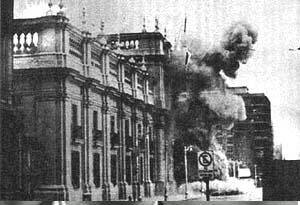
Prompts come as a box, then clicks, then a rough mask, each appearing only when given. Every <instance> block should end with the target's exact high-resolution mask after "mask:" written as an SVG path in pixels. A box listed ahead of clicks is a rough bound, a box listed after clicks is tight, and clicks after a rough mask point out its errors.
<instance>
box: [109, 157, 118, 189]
mask: <svg viewBox="0 0 300 205" xmlns="http://www.w3.org/2000/svg"><path fill="white" fill-rule="evenodd" d="M110 161H111V162H110V163H111V168H110V172H111V173H110V174H111V183H113V185H116V184H117V156H116V155H111V159H110Z"/></svg>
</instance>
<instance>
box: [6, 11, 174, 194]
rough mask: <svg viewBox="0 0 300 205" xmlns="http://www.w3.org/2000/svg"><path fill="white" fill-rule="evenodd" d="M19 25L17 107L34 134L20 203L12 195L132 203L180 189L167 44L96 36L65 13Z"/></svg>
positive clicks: (23, 159)
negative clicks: (131, 200)
mask: <svg viewBox="0 0 300 205" xmlns="http://www.w3.org/2000/svg"><path fill="white" fill-rule="evenodd" d="M13 26H14V35H13V52H14V70H13V93H14V95H13V102H14V105H15V107H16V109H17V110H18V111H19V112H21V113H22V122H23V129H24V130H23V132H22V134H21V136H20V142H19V144H18V149H19V155H18V158H17V160H16V161H15V162H14V163H16V164H17V166H16V169H17V173H19V174H18V175H17V176H13V177H15V180H16V182H17V185H18V192H19V193H20V195H19V196H16V195H14V196H9V194H8V195H7V196H5V197H6V198H18V199H32V200H115V199H123V200H126V199H127V198H128V197H129V196H130V197H133V198H134V199H138V198H139V197H149V196H152V195H154V194H156V195H163V194H164V192H165V189H166V188H167V190H168V189H170V187H171V185H173V183H174V180H173V159H172V156H173V153H172V152H173V151H172V142H173V140H172V137H171V136H173V135H172V129H171V128H172V125H171V124H172V123H171V120H170V119H169V112H170V109H171V99H170V94H169V93H170V89H171V88H170V82H169V80H168V75H167V73H168V71H167V68H166V63H167V62H168V61H169V60H170V48H171V44H170V43H169V42H168V41H167V40H166V38H165V36H163V35H162V34H161V33H160V32H158V31H155V32H146V31H145V30H144V31H143V32H141V33H121V34H113V35H104V34H103V33H100V34H99V35H98V36H97V37H92V36H91V34H90V33H89V32H88V31H86V29H81V30H80V29H78V28H76V27H74V26H72V25H71V24H70V23H69V20H68V18H66V17H65V16H64V15H62V14H60V13H58V15H49V16H44V17H40V18H35V19H15V20H14V23H13ZM11 189H13V188H11ZM5 197H4V196H3V197H2V198H5Z"/></svg>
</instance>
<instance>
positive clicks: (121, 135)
mask: <svg viewBox="0 0 300 205" xmlns="http://www.w3.org/2000/svg"><path fill="white" fill-rule="evenodd" d="M124 118H125V113H124V111H123V102H122V101H121V102H120V103H119V110H118V126H119V127H118V129H119V145H120V146H119V150H118V151H119V153H118V156H119V162H118V163H119V174H118V178H119V180H118V181H119V199H126V198H127V197H126V183H125V177H126V176H125V170H126V166H125V157H126V150H125V147H126V146H125V140H124V120H125V119H124Z"/></svg>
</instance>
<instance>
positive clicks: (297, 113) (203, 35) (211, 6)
mask: <svg viewBox="0 0 300 205" xmlns="http://www.w3.org/2000/svg"><path fill="white" fill-rule="evenodd" d="M52 1H53V3H54V4H55V6H54V9H53V10H55V11H57V9H58V8H57V4H58V2H59V1H58V0H52ZM47 2H48V0H15V18H31V17H38V16H44V15H45V13H46V11H47V10H48V7H47ZM63 2H64V4H65V12H66V16H67V17H68V18H70V22H71V23H72V24H74V25H75V26H77V27H79V28H81V27H82V9H83V7H85V9H86V13H87V14H86V19H87V27H88V28H89V30H90V31H91V32H92V34H93V35H97V33H98V32H99V30H100V29H99V28H100V25H101V21H104V22H105V28H104V31H105V32H106V33H118V32H139V31H141V29H142V25H143V18H145V20H146V29H147V31H154V26H155V17H157V18H158V20H159V27H160V31H161V32H162V33H164V30H165V28H166V31H167V32H166V34H167V38H168V39H169V40H170V41H171V42H172V43H174V41H175V39H180V37H181V36H182V34H183V25H184V18H185V16H186V17H187V35H189V36H192V37H193V38H197V39H200V40H201V41H202V42H203V44H204V45H205V46H214V45H217V44H218V43H219V42H220V40H221V38H222V34H223V33H224V31H225V30H226V28H228V27H229V26H230V25H231V24H232V23H234V22H236V21H246V22H248V23H249V24H251V25H252V26H254V27H255V28H256V29H257V31H258V41H257V43H256V44H255V45H254V49H255V51H254V53H253V56H252V57H251V58H250V59H249V60H248V62H247V64H245V65H242V66H241V68H240V69H239V71H238V76H237V78H236V79H227V83H228V84H229V85H231V86H247V87H248V88H249V91H250V92H251V93H265V94H266V95H267V96H268V98H269V99H270V101H271V109H272V123H273V130H274V143H275V144H282V147H283V156H284V158H285V159H291V160H292V159H300V103H298V102H299V101H300V69H298V67H299V65H300V50H297V48H298V47H300V0H243V1H241V0H226V1H225V0H209V1H208V0H109V1H107V0H64V1H63ZM293 49H294V50H293Z"/></svg>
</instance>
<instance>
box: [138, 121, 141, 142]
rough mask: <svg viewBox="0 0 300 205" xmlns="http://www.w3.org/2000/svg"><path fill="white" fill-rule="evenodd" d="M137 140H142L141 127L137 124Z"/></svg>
mask: <svg viewBox="0 0 300 205" xmlns="http://www.w3.org/2000/svg"><path fill="white" fill-rule="evenodd" d="M138 138H139V139H140V138H142V125H141V124H138Z"/></svg>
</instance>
